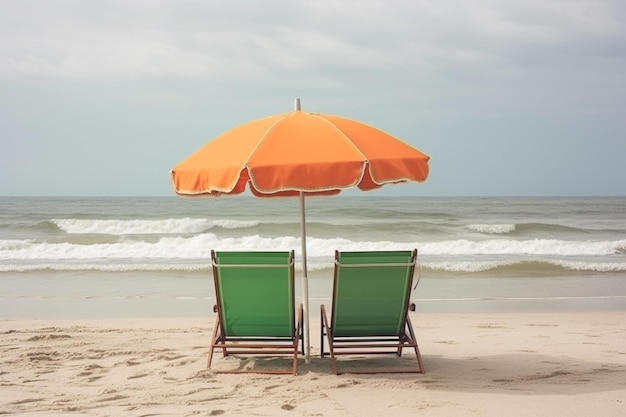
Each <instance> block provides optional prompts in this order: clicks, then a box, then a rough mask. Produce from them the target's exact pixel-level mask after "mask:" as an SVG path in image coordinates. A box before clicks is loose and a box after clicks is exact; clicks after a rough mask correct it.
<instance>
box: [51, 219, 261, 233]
mask: <svg viewBox="0 0 626 417" xmlns="http://www.w3.org/2000/svg"><path fill="white" fill-rule="evenodd" d="M52 223H54V224H56V225H57V226H58V227H59V229H61V230H63V231H64V232H66V233H69V234H109V235H148V234H174V233H184V234H190V233H201V232H204V231H207V230H210V229H212V228H214V227H222V228H226V229H237V228H245V227H253V226H256V225H258V224H259V222H258V221H255V220H249V221H242V220H230V219H217V220H207V219H193V218H181V219H165V220H117V219H116V220H97V219H94V220H91V219H53V220H52Z"/></svg>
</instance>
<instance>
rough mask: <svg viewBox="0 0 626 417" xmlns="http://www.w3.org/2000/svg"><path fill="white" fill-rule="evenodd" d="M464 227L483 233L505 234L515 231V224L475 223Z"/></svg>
mask: <svg viewBox="0 0 626 417" xmlns="http://www.w3.org/2000/svg"><path fill="white" fill-rule="evenodd" d="M465 228H466V229H468V230H471V231H473V232H478V233H485V234H506V233H511V232H514V231H515V224H485V223H475V224H468V225H467V226H465Z"/></svg>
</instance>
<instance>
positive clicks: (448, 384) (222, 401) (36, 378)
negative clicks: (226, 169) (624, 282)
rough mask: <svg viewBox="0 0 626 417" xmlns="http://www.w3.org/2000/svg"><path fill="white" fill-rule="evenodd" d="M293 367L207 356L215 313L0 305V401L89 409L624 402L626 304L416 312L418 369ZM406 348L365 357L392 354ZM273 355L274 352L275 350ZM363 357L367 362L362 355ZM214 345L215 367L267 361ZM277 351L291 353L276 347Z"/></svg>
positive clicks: (482, 409)
mask: <svg viewBox="0 0 626 417" xmlns="http://www.w3.org/2000/svg"><path fill="white" fill-rule="evenodd" d="M311 313H312V314H311V344H312V354H313V356H312V359H311V363H309V364H305V363H304V359H302V358H301V359H300V360H299V372H298V375H297V376H290V375H287V376H286V375H263V374H246V375H227V374H216V373H215V372H213V371H212V370H206V369H205V366H206V353H207V351H208V346H209V339H210V332H211V330H212V328H213V324H214V316H213V315H207V316H205V317H167V318H154V317H151V318H81V319H78V318H65V319H56V318H38V319H20V318H3V319H0V334H2V335H3V338H2V340H3V341H2V343H0V353H1V359H0V363H1V366H0V369H1V370H2V371H1V372H0V383H1V384H2V387H3V389H2V391H1V392H0V412H1V413H3V414H8V415H20V416H39V415H50V414H54V415H76V414H86V415H91V416H111V415H124V416H144V415H150V414H152V415H160V416H170V415H171V416H191V415H196V414H198V415H228V416H244V415H252V414H254V415H259V416H280V415H285V416H286V415H290V416H295V415H298V416H331V417H334V416H375V415H376V416H380V415H389V414H394V415H415V414H418V413H419V415H423V416H442V415H455V416H470V415H482V416H501V415H504V414H507V415H533V416H534V417H540V416H568V417H571V416H588V415H603V416H609V417H610V416H621V415H624V412H625V411H626V400H624V398H626V385H625V384H624V381H625V380H626V345H625V344H624V336H623V335H624V330H626V314H625V313H624V311H621V310H617V311H581V312H514V313H511V312H493V313H485V312H480V313H462V314H461V313H437V314H435V313H411V319H412V321H413V325H414V327H415V331H416V334H417V338H418V341H419V345H420V350H421V352H422V356H423V359H424V364H425V368H426V373H425V374H423V375H421V374H400V375H397V374H394V375H391V374H377V375H352V374H343V375H339V376H336V375H334V374H333V373H332V371H331V367H330V362H329V359H328V358H324V359H321V358H319V357H318V356H316V355H315V354H316V353H319V333H318V332H319V316H318V315H317V314H313V311H312V312H311ZM404 360H407V361H410V360H414V357H413V358H411V357H410V356H409V353H408V352H406V353H405V355H404V356H403V357H402V358H396V357H386V356H385V357H381V358H368V359H367V360H366V361H365V362H363V363H366V364H372V365H373V364H374V363H377V364H381V363H382V364H383V366H386V365H387V364H389V365H392V366H393V365H395V364H397V363H398V361H404ZM272 361H276V363H280V362H281V361H283V360H282V359H275V360H272ZM368 361H372V362H368ZM263 362H264V361H263V359H257V360H256V361H254V360H251V359H250V358H236V357H228V358H222V356H221V354H218V353H217V352H216V355H215V357H214V366H215V367H216V368H218V369H225V368H232V367H240V366H251V367H255V366H262V365H263ZM285 362H289V360H288V359H285Z"/></svg>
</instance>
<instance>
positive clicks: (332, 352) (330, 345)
mask: <svg viewBox="0 0 626 417" xmlns="http://www.w3.org/2000/svg"><path fill="white" fill-rule="evenodd" d="M320 312H321V315H322V323H323V326H324V327H323V330H324V329H325V330H326V340H328V351H329V352H330V364H331V366H332V368H333V372H334V373H335V375H338V374H339V370H338V369H337V359H336V358H335V350H334V346H333V337H332V335H331V332H330V326H329V324H328V316H327V315H326V307H324V305H322V306H321V307H320ZM323 345H324V340H323V338H322V346H323Z"/></svg>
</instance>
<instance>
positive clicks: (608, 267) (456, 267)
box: [0, 258, 626, 277]
mask: <svg viewBox="0 0 626 417" xmlns="http://www.w3.org/2000/svg"><path fill="white" fill-rule="evenodd" d="M307 264H308V268H307V269H308V271H309V272H310V273H312V272H323V271H327V275H328V276H332V268H333V262H332V260H331V259H330V258H328V259H319V258H318V259H315V258H313V259H311V258H309V259H308V262H307ZM210 270H211V265H210V263H209V262H206V261H205V262H198V263H163V262H155V263H147V262H143V263H142V262H137V263H89V262H86V263H64V262H42V263H35V264H32V263H31V264H21V263H13V264H0V272H37V271H56V272H60V271H68V272H72V271H73V272H76V271H98V272H112V273H123V272H155V273H156V272H184V273H194V272H201V273H203V274H204V273H206V272H207V271H210ZM295 270H296V271H297V272H300V271H302V265H301V263H300V262H299V261H298V262H296V265H295ZM419 271H420V272H419V273H418V275H421V276H431V277H434V276H438V275H440V274H442V273H455V274H476V273H486V274H489V275H502V276H519V275H524V276H533V277H539V276H545V275H558V274H563V273H566V272H572V271H573V272H595V273H616V272H617V273H621V272H626V263H620V262H593V261H591V262H588V261H567V260H508V261H467V260H463V261H454V260H451V261H439V262H437V261H435V262H433V261H420V262H419Z"/></svg>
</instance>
